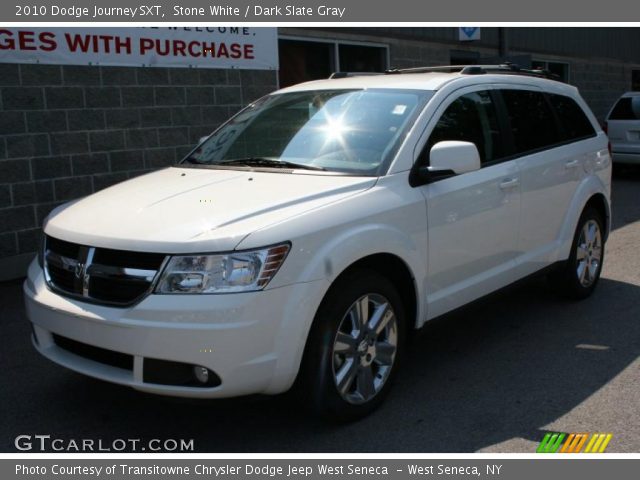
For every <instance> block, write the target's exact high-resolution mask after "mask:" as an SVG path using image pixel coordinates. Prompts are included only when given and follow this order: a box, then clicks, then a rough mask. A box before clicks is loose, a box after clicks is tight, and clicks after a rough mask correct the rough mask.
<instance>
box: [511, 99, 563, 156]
mask: <svg viewBox="0 0 640 480" xmlns="http://www.w3.org/2000/svg"><path fill="white" fill-rule="evenodd" d="M501 92H502V97H503V98H504V103H505V106H506V108H507V115H508V117H509V123H510V125H511V130H512V132H513V141H514V144H515V150H516V152H515V153H518V154H519V153H524V152H529V151H531V150H540V149H542V148H545V147H550V146H552V145H554V144H556V143H559V142H560V141H561V137H560V134H559V132H558V128H557V123H556V119H555V117H554V115H553V112H552V110H551V107H550V106H549V104H548V102H547V100H546V98H545V97H544V95H543V94H542V92H534V91H530V90H502V91H501Z"/></svg>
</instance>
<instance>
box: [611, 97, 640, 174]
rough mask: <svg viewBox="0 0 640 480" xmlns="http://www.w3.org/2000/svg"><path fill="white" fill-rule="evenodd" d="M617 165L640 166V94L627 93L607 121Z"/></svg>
mask: <svg viewBox="0 0 640 480" xmlns="http://www.w3.org/2000/svg"><path fill="white" fill-rule="evenodd" d="M605 125H606V128H607V133H608V134H609V141H610V142H611V152H612V153H611V156H612V157H613V161H614V162H615V163H634V164H640V92H627V93H625V94H624V95H622V96H621V97H620V98H619V99H618V100H617V101H616V103H615V105H614V106H613V107H612V108H611V111H610V112H609V114H608V115H607V119H606V121H605Z"/></svg>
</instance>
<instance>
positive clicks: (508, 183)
mask: <svg viewBox="0 0 640 480" xmlns="http://www.w3.org/2000/svg"><path fill="white" fill-rule="evenodd" d="M518 185H520V180H518V179H517V178H508V179H506V180H503V181H502V182H500V189H501V190H511V189H512V188H516V187H517V186H518Z"/></svg>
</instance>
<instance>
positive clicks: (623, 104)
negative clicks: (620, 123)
mask: <svg viewBox="0 0 640 480" xmlns="http://www.w3.org/2000/svg"><path fill="white" fill-rule="evenodd" d="M609 120H640V97H623V98H621V99H620V100H618V103H616V106H615V107H613V110H611V115H609Z"/></svg>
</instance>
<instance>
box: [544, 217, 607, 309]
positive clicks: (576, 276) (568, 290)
mask: <svg viewBox="0 0 640 480" xmlns="http://www.w3.org/2000/svg"><path fill="white" fill-rule="evenodd" d="M603 261H604V219H603V218H602V215H601V214H600V212H598V211H597V210H596V209H594V208H590V207H589V208H587V209H585V210H584V212H583V213H582V215H581V216H580V220H579V221H578V226H577V228H576V232H575V234H574V238H573V244H572V246H571V255H570V256H569V259H568V260H567V261H566V262H565V263H564V264H563V265H562V267H561V268H560V269H559V270H558V271H556V272H554V273H553V274H551V275H550V277H549V278H550V280H551V283H552V285H554V286H555V287H556V289H557V290H558V291H560V293H562V294H563V295H565V296H567V297H570V298H574V299H582V298H586V297H588V296H589V295H591V293H592V292H593V290H594V289H595V288H596V285H597V284H598V280H599V279H600V273H601V272H602V264H603Z"/></svg>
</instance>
